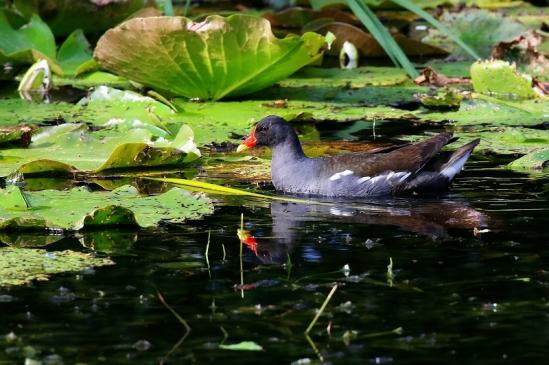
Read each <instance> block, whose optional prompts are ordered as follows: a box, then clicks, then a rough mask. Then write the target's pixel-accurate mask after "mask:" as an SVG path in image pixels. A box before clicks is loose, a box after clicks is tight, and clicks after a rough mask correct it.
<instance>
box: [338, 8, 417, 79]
mask: <svg viewBox="0 0 549 365" xmlns="http://www.w3.org/2000/svg"><path fill="white" fill-rule="evenodd" d="M345 2H346V4H347V6H349V8H350V9H351V10H352V11H353V13H354V14H355V15H356V16H357V18H358V19H359V20H360V21H361V22H362V24H364V26H365V27H366V29H368V31H369V32H370V33H372V36H373V37H374V38H375V39H376V41H378V43H379V45H380V46H381V47H382V48H383V49H384V50H385V52H386V53H387V55H388V56H389V58H391V60H392V61H393V62H394V63H395V64H396V65H397V66H400V67H402V68H403V69H404V70H405V71H406V73H407V74H408V75H409V76H410V77H411V78H413V79H415V78H417V77H418V76H419V73H418V72H417V70H416V69H415V67H414V65H412V63H411V62H410V60H409V59H408V57H407V56H406V54H404V52H403V51H402V49H401V48H400V46H399V45H398V44H397V43H396V41H395V39H394V38H393V36H392V35H391V33H389V31H388V30H387V29H386V28H385V26H384V25H383V24H382V23H381V21H380V20H379V19H378V18H377V16H376V15H375V14H374V12H372V10H370V8H369V7H368V6H367V5H366V4H365V3H364V2H363V1H362V0H346V1H345Z"/></svg>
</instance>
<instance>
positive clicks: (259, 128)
mask: <svg viewBox="0 0 549 365" xmlns="http://www.w3.org/2000/svg"><path fill="white" fill-rule="evenodd" d="M267 129H269V127H268V126H266V125H259V126H257V127H256V128H255V131H256V132H264V131H266V130H267Z"/></svg>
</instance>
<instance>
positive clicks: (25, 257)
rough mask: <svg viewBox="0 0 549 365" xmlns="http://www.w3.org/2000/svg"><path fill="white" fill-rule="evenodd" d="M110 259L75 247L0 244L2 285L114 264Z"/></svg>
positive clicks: (41, 279) (0, 284) (24, 282)
mask: <svg viewBox="0 0 549 365" xmlns="http://www.w3.org/2000/svg"><path fill="white" fill-rule="evenodd" d="M113 264H114V262H112V261H111V260H110V259H107V258H99V257H95V256H93V255H90V254H86V253H82V252H75V251H69V250H67V251H53V252H47V251H46V250H41V249H30V248H14V247H0V286H11V285H24V284H28V283H30V282H32V281H33V280H39V281H43V280H48V278H49V276H50V275H53V274H58V273H63V272H71V271H82V270H84V269H87V268H90V267H93V266H95V267H97V266H105V265H113Z"/></svg>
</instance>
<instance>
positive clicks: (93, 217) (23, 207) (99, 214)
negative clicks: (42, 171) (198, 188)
mask: <svg viewBox="0 0 549 365" xmlns="http://www.w3.org/2000/svg"><path fill="white" fill-rule="evenodd" d="M212 210H213V207H212V205H211V203H210V200H208V199H207V198H204V197H202V196H199V195H192V194H190V193H189V192H188V191H185V190H182V189H179V188H172V189H171V190H169V191H167V192H165V193H164V194H161V195H156V196H141V195H139V193H138V191H137V189H136V188H134V187H133V186H129V185H124V186H121V187H119V188H117V189H115V190H113V191H110V192H91V191H89V190H88V189H86V188H85V187H80V188H74V189H71V190H62V191H60V190H41V191H32V192H27V191H21V190H20V189H19V188H18V187H16V186H13V185H10V186H8V187H6V189H0V231H2V230H14V229H17V230H29V229H31V230H36V229H50V230H74V231H76V230H80V229H82V228H84V227H97V226H118V225H133V226H140V227H144V228H147V227H155V226H157V225H158V224H159V223H160V222H170V223H182V222H184V221H186V220H187V219H198V218H200V217H202V216H203V215H205V214H210V213H211V212H212Z"/></svg>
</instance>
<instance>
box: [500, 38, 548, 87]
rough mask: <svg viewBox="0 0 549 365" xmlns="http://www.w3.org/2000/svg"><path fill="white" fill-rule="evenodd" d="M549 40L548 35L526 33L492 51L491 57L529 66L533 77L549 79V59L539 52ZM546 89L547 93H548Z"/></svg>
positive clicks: (502, 43)
mask: <svg viewBox="0 0 549 365" xmlns="http://www.w3.org/2000/svg"><path fill="white" fill-rule="evenodd" d="M547 38H548V36H547V35H545V34H542V33H540V32H536V31H531V32H528V33H525V34H523V35H520V36H518V37H517V38H515V39H513V40H512V41H510V42H501V43H499V44H498V45H497V46H496V47H494V49H493V50H492V54H491V57H492V58H495V59H499V60H506V61H514V62H517V63H519V64H524V65H528V68H529V71H530V73H532V74H533V76H536V75H545V77H549V57H547V56H546V55H545V54H543V53H542V52H540V51H539V47H540V46H541V44H542V43H543V42H544V41H545V40H546V39H547ZM546 88H547V87H545V93H547V90H546ZM541 90H544V88H543V87H542V88H541Z"/></svg>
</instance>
